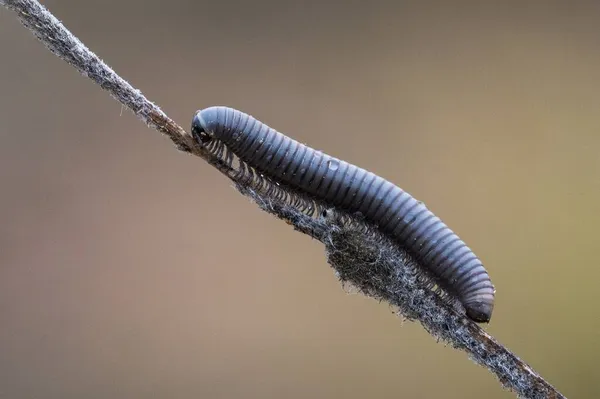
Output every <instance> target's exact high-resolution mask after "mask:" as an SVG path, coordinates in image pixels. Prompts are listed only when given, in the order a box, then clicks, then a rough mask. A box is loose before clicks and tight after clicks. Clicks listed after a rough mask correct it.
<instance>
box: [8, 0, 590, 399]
mask: <svg viewBox="0 0 600 399" xmlns="http://www.w3.org/2000/svg"><path fill="white" fill-rule="evenodd" d="M448 3H450V2H448ZM452 3H453V4H451V5H450V4H446V5H444V3H443V2H439V3H426V2H417V1H414V2H403V3H395V4H394V3H393V2H389V3H380V4H378V3H376V2H372V3H370V2H360V1H347V2H341V1H340V2H324V3H320V2H317V1H309V2H288V1H278V2H274V1H271V2H267V1H254V2H245V1H211V2H205V1H171V2H164V1H150V0H139V1H134V0H130V1H124V0H112V1H57V0H55V1H46V2H44V4H45V5H46V6H48V7H49V9H50V10H51V11H53V12H54V13H55V15H56V16H57V17H58V18H59V19H61V20H62V21H63V22H64V23H65V24H66V25H67V27H68V28H69V29H70V30H71V31H72V32H74V33H75V34H76V35H77V36H79V38H80V39H81V40H82V41H83V42H84V43H86V45H87V46H89V47H90V48H91V49H92V50H94V51H95V52H96V53H97V54H98V55H99V56H100V57H101V58H103V59H104V60H105V61H106V62H108V63H109V64H110V65H111V66H112V67H114V68H115V70H116V71H117V72H118V73H120V74H121V75H122V76H123V77H125V78H126V79H129V80H130V82H131V83H132V84H133V85H134V86H136V87H138V88H140V89H141V90H142V91H143V92H144V93H145V94H146V95H147V96H148V97H149V98H150V99H151V100H153V101H155V102H157V103H158V104H159V105H160V106H161V107H162V108H163V109H164V110H165V111H166V112H167V113H168V114H169V115H170V116H171V117H173V118H174V119H175V120H177V121H179V123H181V124H183V125H184V126H185V127H186V128H187V127H188V126H189V123H190V121H191V117H192V115H193V112H194V111H195V110H196V109H199V108H203V107H206V106H209V105H217V104H220V105H229V106H233V107H236V108H239V109H242V110H244V111H246V112H249V113H251V114H253V115H255V116H256V117H258V118H259V119H262V120H263V121H265V122H267V123H268V124H270V125H271V126H273V127H275V128H277V129H279V130H281V131H283V132H285V133H287V134H289V135H292V136H294V137H295V138H298V139H299V140H301V141H304V142H306V143H308V144H309V145H311V146H313V147H317V148H319V149H321V150H325V151H326V152H328V153H330V154H332V155H335V156H338V157H341V158H344V159H346V160H348V161H351V162H353V163H356V164H359V165H361V166H363V167H366V168H367V169H370V170H372V171H374V172H376V173H378V174H380V175H383V176H385V177H386V178H388V179H390V180H392V181H394V182H395V183H397V184H398V185H400V186H401V187H403V188H404V189H406V190H408V191H409V192H411V193H412V194H413V195H414V196H415V197H417V198H419V199H421V200H423V201H424V202H426V203H427V205H428V206H429V207H430V208H431V209H432V210H433V211H434V212H435V213H437V214H438V215H439V216H440V217H442V219H444V220H445V221H446V222H447V224H449V225H450V226H451V227H452V228H453V229H454V230H455V231H457V232H458V233H459V234H460V235H461V237H462V238H464V239H465V241H466V242H467V243H468V244H469V245H470V246H471V247H472V248H474V249H475V250H476V252H477V253H478V255H479V256H480V257H481V258H482V259H483V260H484V263H485V264H486V266H487V268H488V270H489V272H490V274H491V276H492V279H493V281H494V283H495V284H496V287H497V303H496V309H495V313H494V316H493V318H492V322H491V324H490V325H489V327H487V329H488V331H489V332H490V333H491V334H493V335H495V336H496V337H497V338H498V339H499V340H500V341H501V342H503V343H504V344H506V345H507V346H508V347H509V348H511V349H512V350H514V351H515V352H516V353H517V354H518V355H519V356H520V357H522V358H523V359H524V360H525V361H527V362H528V363H530V364H531V365H532V366H533V367H534V368H536V369H537V370H538V371H539V372H540V373H541V374H542V375H543V376H545V377H546V378H547V379H548V380H549V381H550V382H551V383H552V384H554V385H555V386H557V387H558V388H559V389H560V390H561V391H563V393H565V394H566V395H567V396H569V397H572V398H576V397H577V398H592V397H597V396H598V395H599V394H600V378H599V373H598V366H597V361H596V359H597V357H598V356H599V355H600V349H599V348H598V343H599V336H598V330H599V328H600V317H599V314H600V311H599V310H598V306H597V304H598V301H599V300H600V294H599V293H598V291H597V290H596V287H597V281H598V277H599V276H600V272H599V270H600V269H599V265H598V259H597V258H596V254H597V251H598V247H599V244H600V243H599V239H598V228H597V226H598V224H599V223H600V212H599V211H598V203H599V201H600V157H598V152H599V150H600V132H599V128H600V116H599V113H598V109H599V105H600V25H599V24H598V21H599V20H600V3H597V2H596V4H594V2H592V1H589V2H562V3H551V2H545V3H544V4H543V5H541V6H534V5H533V3H529V5H525V4H523V3H519V2H513V3H512V5H511V3H508V2H507V3H504V5H494V6H491V5H477V3H476V2H472V3H471V4H466V3H465V4H462V5H460V4H458V3H456V2H452ZM487 4H491V2H489V3H487ZM557 4H562V5H557ZM0 51H1V53H2V56H1V58H2V63H1V65H2V69H1V74H0V93H2V94H1V95H0V120H1V121H2V123H1V126H0V187H1V194H2V195H1V196H0V262H1V263H0V397H1V398H80V397H85V398H149V397H153V398H282V397H285V398H307V397H317V398H342V397H343V398H346V399H350V398H364V397H373V398H398V397H406V398H432V397H444V398H482V397H485V398H510V397H513V395H511V394H510V393H508V392H505V391H503V390H502V389H501V388H500V386H499V384H498V383H497V382H496V381H495V379H494V377H493V376H492V375H491V374H489V373H488V372H487V371H485V370H483V369H481V368H479V367H478V366H476V365H475V364H474V363H472V362H471V361H470V360H468V359H467V356H466V355H465V354H463V353H461V352H457V351H454V350H452V349H450V348H446V347H444V346H443V345H441V344H438V343H436V342H435V341H434V340H433V339H432V338H431V337H430V336H429V335H427V334H426V332H425V331H424V330H423V329H422V328H421V327H420V326H419V325H417V324H412V323H404V324H403V323H401V321H400V320H399V319H398V318H396V317H395V316H394V315H393V314H392V313H391V311H390V308H389V307H388V306H386V305H385V304H379V303H377V302H375V301H373V300H370V299H368V298H365V297H363V296H360V295H347V294H346V293H345V292H344V290H343V289H342V288H341V286H340V284H339V283H338V282H337V280H336V278H335V276H334V275H333V272H332V270H331V269H330V268H329V266H328V265H327V263H326V262H325V259H324V256H323V251H322V247H321V245H319V244H318V243H317V242H316V241H312V240H310V239H309V238H307V237H306V236H302V235H300V234H297V233H294V232H293V231H292V230H291V229H290V228H289V226H287V225H286V224H284V223H282V222H280V221H278V220H276V219H274V218H272V217H270V216H269V215H267V214H264V213H262V212H260V211H259V210H258V208H256V207H255V206H254V205H252V204H250V203H249V202H248V201H247V200H246V199H244V198H243V197H241V196H239V195H238V194H237V193H236V192H235V191H234V190H233V189H232V188H231V186H230V184H229V183H228V182H227V181H226V180H225V179H224V178H222V177H221V176H220V175H219V174H218V173H217V172H216V171H215V170H213V169H211V168H210V167H209V166H208V165H206V164H205V163H203V162H202V161H200V160H199V159H197V158H194V157H191V156H186V155H182V154H180V153H178V152H177V151H175V150H174V148H173V146H172V145H171V143H170V141H168V140H167V139H165V138H163V137H161V136H160V135H159V134H158V133H157V132H155V131H153V130H150V129H148V128H146V126H144V124H143V123H140V122H139V121H138V120H137V119H136V118H135V117H134V116H133V115H132V114H131V113H130V112H128V111H125V110H123V109H122V108H121V106H120V105H119V104H118V103H117V102H115V101H114V100H112V99H111V98H109V96H108V95H107V94H106V93H105V92H103V91H102V90H100V89H99V88H98V87H97V86H95V85H94V84H92V83H91V81H89V80H87V79H85V78H83V77H81V76H80V75H79V74H78V73H77V72H76V71H75V70H73V69H72V68H71V67H69V66H67V65H66V64H65V63H64V62H62V61H60V60H59V59H58V58H56V57H55V56H53V55H52V54H51V53H50V52H48V51H47V50H46V49H45V48H44V47H43V46H42V45H41V44H40V43H39V42H37V41H36V40H35V39H34V37H33V36H32V35H31V33H30V32H28V31H27V30H26V29H24V28H23V27H22V26H21V25H20V24H19V23H18V22H17V21H16V19H15V18H14V16H13V15H12V13H10V12H8V11H7V10H5V9H0Z"/></svg>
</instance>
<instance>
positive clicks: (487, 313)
mask: <svg viewBox="0 0 600 399" xmlns="http://www.w3.org/2000/svg"><path fill="white" fill-rule="evenodd" d="M192 134H193V136H194V138H195V139H196V140H197V141H198V142H199V143H200V144H201V145H203V146H204V147H206V148H207V149H208V150H209V151H210V152H211V153H213V154H214V155H216V156H217V157H218V158H219V159H221V160H222V161H223V162H224V163H225V164H227V165H231V164H232V163H233V161H234V156H235V157H237V158H238V161H239V170H238V174H239V176H237V177H238V178H239V177H240V176H241V177H244V176H245V177H246V178H248V179H255V180H256V179H257V180H258V182H259V183H258V184H259V185H260V186H261V187H262V188H266V190H267V192H276V193H277V195H278V196H279V197H282V198H286V199H291V200H292V201H293V202H294V203H295V205H296V206H298V207H299V209H302V210H303V211H306V212H308V213H309V214H312V213H313V212H315V211H316V210H317V209H318V203H319V202H320V203H323V204H326V205H328V206H332V207H334V208H336V209H341V210H343V211H345V212H347V213H348V214H360V215H362V218H363V220H364V221H366V222H368V223H369V224H371V225H373V226H375V228H377V229H378V230H379V231H381V232H382V233H383V234H384V235H387V236H388V237H390V238H391V239H392V240H393V241H394V242H395V243H396V244H398V245H399V246H401V247H402V248H404V249H405V250H407V251H408V253H410V254H411V255H412V256H413V257H414V258H415V260H416V261H417V263H418V264H419V266H421V267H422V268H425V269H426V271H427V272H428V273H429V274H430V275H432V277H433V278H434V280H435V281H436V283H437V284H439V285H440V286H442V287H443V288H445V289H446V290H448V291H449V292H450V293H452V294H454V295H456V297H457V299H458V300H459V302H460V303H461V304H462V306H463V307H464V308H465V312H466V315H467V316H468V317H469V318H470V319H471V320H473V321H475V322H479V323H487V322H489V321H490V318H491V316H492V311H493V309H494V296H495V289H494V286H493V284H492V282H491V280H490V277H489V275H488V273H487V271H486V270H485V268H484V267H483V264H482V263H481V261H480V260H479V258H478V257H477V256H475V254H474V253H473V251H472V250H471V249H470V248H469V247H467V245H466V244H465V243H464V242H463V241H462V240H461V239H460V238H459V237H458V236H457V235H456V234H455V233H454V232H453V231H452V230H451V229H450V228H449V227H448V226H446V225H445V224H444V223H443V222H442V221H441V220H440V219H439V218H438V217H437V216H435V215H434V214H433V213H432V212H431V211H430V210H429V209H428V208H427V207H426V206H425V204H423V202H421V201H418V200H416V199H415V198H413V197H412V196H411V195H410V194H408V193H407V192H406V191H404V190H402V189H401V188H399V187H398V186H396V185H394V184H392V183H391V182H389V181H387V180H385V179H384V178H382V177H379V176H377V175H375V174H373V173H371V172H369V171H367V170H365V169H361V168H359V167H358V166H355V165H352V164H350V163H348V162H345V161H342V160H339V159H337V158H334V157H331V156H329V155H327V154H324V153H323V152H321V151H318V150H315V149H313V148H310V147H308V146H306V145H304V144H301V143H299V142H298V141H296V140H293V139H292V138H289V137H287V136H285V135H283V134H282V133H279V132H278V131H276V130H274V129H272V128H270V127H269V126H267V125H266V124H264V123H262V122H260V121H258V120H257V119H255V118H254V117H252V116H250V115H248V114H245V113H243V112H241V111H238V110H235V109H232V108H229V107H209V108H206V109H203V110H200V111H197V112H196V114H195V115H194V118H193V121H192ZM280 185H282V186H285V187H290V188H292V189H293V190H295V192H298V193H302V194H305V195H306V196H307V197H308V198H311V199H314V201H315V202H313V201H306V200H303V198H304V197H298V198H290V196H292V197H293V194H290V193H289V192H287V191H286V190H283V189H281V188H280Z"/></svg>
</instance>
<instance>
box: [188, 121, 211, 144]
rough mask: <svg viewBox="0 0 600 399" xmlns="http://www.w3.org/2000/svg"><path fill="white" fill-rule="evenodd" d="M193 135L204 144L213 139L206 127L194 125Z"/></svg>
mask: <svg viewBox="0 0 600 399" xmlns="http://www.w3.org/2000/svg"><path fill="white" fill-rule="evenodd" d="M192 136H194V137H195V138H196V140H198V141H200V143H202V144H206V143H208V142H209V141H211V140H212V137H211V136H210V135H209V134H208V133H207V132H206V131H205V130H204V129H202V128H201V127H198V126H196V125H194V126H192Z"/></svg>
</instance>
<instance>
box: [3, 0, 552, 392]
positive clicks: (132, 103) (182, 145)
mask: <svg viewBox="0 0 600 399" xmlns="http://www.w3.org/2000/svg"><path fill="white" fill-rule="evenodd" d="M0 4H1V5H4V6H5V7H7V8H8V9H10V10H12V11H14V12H15V14H16V16H17V18H18V19H19V20H20V21H21V23H22V24H23V25H25V27H27V28H28V29H29V30H31V31H32V32H33V34H34V35H35V36H36V37H37V38H38V39H39V40H40V41H41V42H42V43H43V44H44V45H45V46H46V47H47V48H48V49H49V50H50V51H51V52H52V53H54V54H55V55H57V56H58V57H60V58H61V59H63V60H64V61H66V62H67V63H69V64H70V65H71V66H73V67H74V68H75V69H77V70H78V71H79V72H81V73H82V74H83V75H84V76H87V77H88V78H90V79H92V80H93V81H94V82H96V83H97V84H98V85H99V86H100V87H102V88H103V89H104V90H106V91H107V92H108V93H109V94H110V95H111V96H112V97H114V98H115V99H116V100H117V101H119V102H120V103H121V104H123V105H125V106H126V107H128V108H129V109H130V110H132V111H133V112H134V113H135V114H136V115H137V116H138V117H139V118H140V119H142V120H143V121H144V122H145V123H146V124H147V125H148V126H151V127H153V128H154V129H156V130H158V131H159V132H161V133H163V134H165V135H166V136H167V137H169V138H170V139H171V140H172V141H173V143H174V144H175V146H176V148H177V149H179V150H180V151H183V152H187V153H191V154H193V155H196V156H199V157H200V158H202V159H204V160H205V161H207V162H208V163H209V164H210V165H212V166H214V167H216V168H217V169H218V170H220V171H221V172H222V173H223V174H224V175H226V176H227V177H228V178H229V179H231V180H233V181H234V184H235V186H236V188H237V189H238V190H239V191H240V193H241V194H243V195H245V196H247V197H249V198H250V199H251V200H253V201H254V202H256V203H257V205H258V206H259V207H260V208H261V209H263V210H264V211H266V212H268V213H270V214H272V215H274V216H276V217H278V218H279V219H282V220H284V221H286V222H288V223H289V224H291V225H292V226H293V227H294V228H295V229H296V230H298V231H300V232H302V233H304V234H307V235H309V236H311V237H313V238H315V239H317V240H319V241H321V242H322V243H323V244H324V246H325V250H326V255H327V260H328V262H329V264H330V265H331V266H332V267H333V268H334V270H335V271H336V273H337V275H338V277H339V279H340V280H341V281H342V282H345V283H350V284H352V285H354V286H356V287H358V289H359V290H360V291H361V292H362V293H363V294H365V295H368V296H371V297H373V298H375V299H378V300H383V301H386V302H388V303H390V304H392V305H393V306H395V307H396V308H397V309H398V310H399V313H400V314H401V315H402V316H403V317H404V318H406V319H408V320H416V321H419V322H420V323H421V325H422V326H423V327H424V328H425V330H427V331H428V332H429V333H430V334H431V335H432V336H433V337H434V338H436V339H437V340H441V341H443V342H445V343H448V344H450V345H451V346H452V347H454V348H457V349H460V350H463V351H465V352H467V353H468V354H469V356H470V358H471V359H473V360H474V361H475V362H477V363H478V364H480V365H482V366H484V367H486V368H487V369H488V370H490V371H491V372H492V373H493V374H495V375H496V377H497V378H498V379H499V381H500V383H501V384H502V385H503V386H504V387H506V388H507V389H510V390H511V391H513V392H514V393H516V394H517V395H519V396H521V397H524V398H532V399H533V398H535V399H541V398H564V396H563V395H562V394H561V393H559V392H558V391H557V390H556V389H555V388H554V387H552V386H551V385H550V384H549V383H548V382H546V381H545V380H544V379H543V378H542V377H541V376H540V375H539V374H537V373H536V372H535V371H534V370H533V369H532V368H531V367H529V366H528V365H527V364H526V363H525V362H523V361H522V360H521V359H519V358H518V357H517V356H515V355H514V354H513V353H511V352H510V351H509V350H508V349H506V348H505V347H504V346H502V345H501V344H500V343H498V342H497V341H496V340H495V339H494V338H493V337H491V336H490V335H489V334H487V333H486V332H485V331H484V330H483V329H481V328H480V327H479V326H478V325H477V324H475V323H473V322H471V321H470V320H469V319H467V318H466V317H465V316H464V315H462V314H461V313H460V312H456V311H455V310H454V309H453V308H452V306H449V304H448V301H447V300H445V299H444V298H443V297H442V296H440V295H439V293H437V292H435V291H433V290H432V289H431V282H430V281H429V282H428V281H423V278H422V277H423V276H422V275H421V273H420V272H419V270H420V269H419V267H418V265H417V264H416V263H415V262H414V260H413V259H412V258H411V257H410V256H409V255H408V254H407V253H406V252H404V251H403V250H401V249H398V247H397V246H395V245H394V244H393V243H392V242H390V241H389V240H388V239H387V238H386V237H384V236H382V235H381V234H379V233H378V232H377V231H375V230H373V229H371V228H369V227H368V226H366V225H365V224H364V223H362V222H361V221H354V222H352V223H342V222H340V219H338V218H336V217H331V216H325V217H318V218H313V217H310V216H307V215H306V214H304V213H302V212H301V211H300V210H298V209H297V208H294V207H293V206H292V205H290V204H286V203H284V202H280V201H278V200H276V199H275V198H273V197H270V196H269V195H268V193H265V192H261V191H260V189H259V187H256V186H255V185H254V184H253V183H252V182H248V181H244V182H241V181H236V178H235V170H233V168H231V167H229V166H226V165H224V164H223V163H222V162H220V161H219V160H218V159H217V158H215V157H214V156H212V155H211V154H210V153H209V152H208V151H206V150H205V149H203V148H202V147H201V146H199V145H198V144H197V143H196V142H195V140H194V139H193V138H192V137H191V135H190V134H188V133H187V132H186V131H185V130H184V129H183V128H181V127H180V126H179V125H177V124H176V123H175V122H174V121H173V120H172V119H170V118H169V117H168V116H167V115H166V114H165V113H164V112H162V111H161V110H160V108H159V107H158V106H156V105H154V104H153V103H152V102H150V101H149V100H148V99H146V97H144V96H143V95H142V93H141V92H140V91H139V90H137V89H135V88H134V87H132V86H131V85H130V84H129V83H128V82H127V81H125V80H124V79H122V78H121V77H120V76H119V75H117V74H116V73H115V72H114V71H113V70H112V69H111V68H110V67H109V66H108V65H106V64H105V63H104V62H103V61H102V60H100V59H99V58H98V57H97V56H96V55H95V54H94V53H93V52H91V51H90V50H89V49H88V48H87V47H86V46H85V45H84V44H83V43H81V42H80V41H79V39H77V38H76V37H75V36H74V35H73V34H72V33H71V32H69V31H68V30H67V29H66V28H65V27H64V26H63V25H62V24H61V23H60V22H59V21H58V20H57V19H56V18H55V17H54V16H53V15H52V14H51V13H50V12H49V11H48V10H46V9H45V8H44V7H43V6H42V5H41V4H39V3H38V2H37V1H34V0H0ZM337 212H338V211H337V210H335V209H333V210H331V212H328V214H329V215H332V214H333V215H335V214H336V213H337Z"/></svg>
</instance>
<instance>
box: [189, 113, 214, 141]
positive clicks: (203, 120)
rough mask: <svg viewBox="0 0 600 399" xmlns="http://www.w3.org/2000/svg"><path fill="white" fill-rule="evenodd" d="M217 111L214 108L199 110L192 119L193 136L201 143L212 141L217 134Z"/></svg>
mask: <svg viewBox="0 0 600 399" xmlns="http://www.w3.org/2000/svg"><path fill="white" fill-rule="evenodd" d="M216 116H217V115H216V112H215V110H213V109H212V108H207V109H203V110H200V111H197V112H196V114H194V118H193V119H192V136H193V137H194V138H195V139H196V140H197V141H198V142H199V143H200V144H206V143H208V142H210V141H211V140H212V139H213V137H214V135H215V128H216V126H215V124H216V122H217V118H216Z"/></svg>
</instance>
